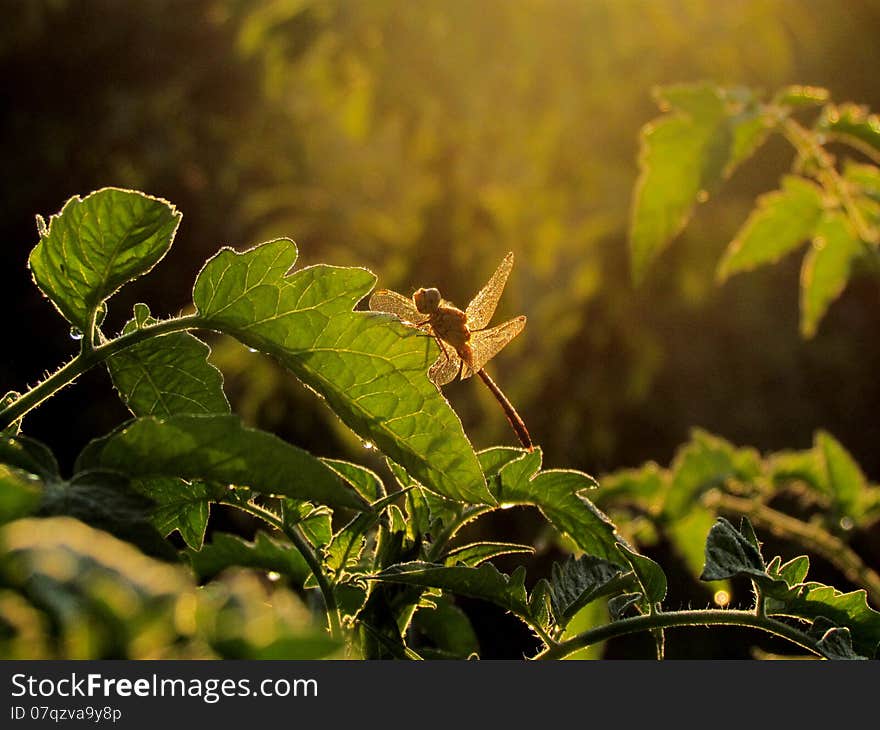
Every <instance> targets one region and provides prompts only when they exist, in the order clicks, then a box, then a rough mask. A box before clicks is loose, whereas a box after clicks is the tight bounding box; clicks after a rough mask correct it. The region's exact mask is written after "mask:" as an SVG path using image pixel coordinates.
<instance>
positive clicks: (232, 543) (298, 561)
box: [188, 531, 311, 585]
mask: <svg viewBox="0 0 880 730" xmlns="http://www.w3.org/2000/svg"><path fill="white" fill-rule="evenodd" d="M188 555H189V560H190V563H191V564H192V566H193V570H195V572H196V574H197V575H198V576H199V579H200V580H207V579H210V578H213V577H214V576H215V575H217V574H218V573H220V572H221V571H223V570H226V568H229V567H231V566H233V565H237V566H241V567H245V568H257V569H259V570H265V571H274V572H276V573H280V574H281V575H284V576H288V577H290V578H291V579H292V580H293V581H294V583H296V584H298V585H302V584H303V583H304V582H305V580H306V578H308V577H309V575H311V570H310V569H309V566H308V564H307V563H306V561H305V559H304V558H303V556H302V555H301V554H300V552H299V551H298V550H297V549H296V548H295V547H294V546H293V545H291V544H290V543H288V542H281V541H279V540H276V539H275V538H272V537H269V535H267V534H266V533H265V532H262V531H259V532H257V534H256V535H255V536H254V541H253V542H248V541H247V540H244V539H243V538H241V537H239V536H237V535H228V534H226V533H223V532H219V533H216V534H215V535H214V536H213V537H212V538H211V542H209V543H205V545H204V546H203V547H202V549H201V550H198V551H196V550H190V551H188Z"/></svg>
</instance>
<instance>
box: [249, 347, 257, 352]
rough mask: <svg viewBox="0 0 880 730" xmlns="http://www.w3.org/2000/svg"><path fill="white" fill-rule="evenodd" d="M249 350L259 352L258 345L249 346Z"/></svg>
mask: <svg viewBox="0 0 880 730" xmlns="http://www.w3.org/2000/svg"><path fill="white" fill-rule="evenodd" d="M248 352H259V351H258V350H257V348H256V347H249V348H248Z"/></svg>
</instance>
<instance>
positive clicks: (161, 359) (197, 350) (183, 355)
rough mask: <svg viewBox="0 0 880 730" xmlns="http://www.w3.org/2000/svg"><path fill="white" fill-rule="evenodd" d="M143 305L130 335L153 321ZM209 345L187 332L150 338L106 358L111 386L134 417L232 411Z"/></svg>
mask: <svg viewBox="0 0 880 730" xmlns="http://www.w3.org/2000/svg"><path fill="white" fill-rule="evenodd" d="M155 322H156V320H155V319H154V318H153V317H151V316H150V314H149V310H148V309H147V306H146V305H145V304H137V305H135V317H134V318H133V319H131V320H130V321H129V322H128V323H127V324H126V325H125V327H124V328H123V330H122V334H129V333H130V332H134V331H135V330H137V329H139V328H140V327H144V326H147V325H152V324H155ZM210 352H211V349H210V348H209V347H208V346H207V345H206V344H205V343H204V342H202V341H201V340H200V339H198V338H196V337H193V336H192V335H191V334H190V333H189V332H172V333H171V334H167V335H162V336H160V337H151V338H150V339H148V340H144V341H143V342H139V343H138V344H136V345H134V346H133V347H130V348H128V349H127V350H123V351H122V352H120V353H117V354H116V355H114V356H113V357H111V358H110V359H109V360H108V361H107V368H108V369H109V370H110V376H111V377H112V378H113V384H114V385H115V386H116V389H117V390H118V391H119V394H120V395H121V396H122V400H123V401H124V402H125V405H127V406H128V408H129V410H131V412H132V413H134V415H136V416H174V415H177V414H178V413H229V402H228V401H227V400H226V395H225V393H224V392H223V376H222V375H221V373H220V371H219V370H218V369H217V368H215V367H214V366H213V365H211V364H210V363H209V362H208V359H207V358H208V354H209V353H210Z"/></svg>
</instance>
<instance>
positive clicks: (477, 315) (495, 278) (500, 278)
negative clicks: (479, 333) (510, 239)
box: [465, 252, 513, 369]
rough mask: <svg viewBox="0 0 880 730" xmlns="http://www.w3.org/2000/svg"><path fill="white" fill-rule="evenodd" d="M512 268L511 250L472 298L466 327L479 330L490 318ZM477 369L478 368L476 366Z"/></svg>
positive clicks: (467, 311)
mask: <svg viewBox="0 0 880 730" xmlns="http://www.w3.org/2000/svg"><path fill="white" fill-rule="evenodd" d="M512 268H513V252H510V253H509V254H507V256H505V257H504V260H503V261H502V262H501V263H500V264H499V266H498V268H497V269H495V273H494V274H492V278H491V279H489V281H488V282H487V283H486V286H484V287H483V288H482V289H480V292H479V293H478V294H477V296H475V297H474V298H473V300H472V301H471V303H470V304H468V308H467V310H466V311H465V314H467V323H468V327H469V328H470V329H471V331H473V330H481V329H483V328H484V327H485V326H486V325H487V324H489V321H490V320H491V319H492V315H493V314H495V307H497V306H498V300H499V299H500V298H501V292H503V291H504V285H505V284H506V283H507V277H508V276H509V275H510V270H511V269H512ZM478 369H479V368H478Z"/></svg>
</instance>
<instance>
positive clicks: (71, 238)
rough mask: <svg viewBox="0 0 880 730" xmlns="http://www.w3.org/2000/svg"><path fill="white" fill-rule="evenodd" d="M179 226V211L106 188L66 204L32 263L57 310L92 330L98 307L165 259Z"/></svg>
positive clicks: (164, 203) (33, 254) (154, 200)
mask: <svg viewBox="0 0 880 730" xmlns="http://www.w3.org/2000/svg"><path fill="white" fill-rule="evenodd" d="M179 223H180V213H178V212H177V211H176V210H175V208H174V206H173V205H171V204H170V203H168V202H167V201H165V200H161V199H159V198H153V197H151V196H149V195H144V194H143V193H139V192H134V191H131V190H119V189H116V188H104V189H103V190H98V191H96V192H93V193H91V194H89V195H87V196H86V197H85V198H80V197H78V196H76V197H73V198H71V199H70V200H68V201H67V203H65V204H64V208H62V210H61V212H60V213H58V214H56V215H53V216H52V217H51V219H50V220H49V228H48V230H47V231H45V232H44V233H42V234H41V235H40V242H39V243H38V244H37V246H36V247H35V248H34V250H33V251H32V252H31V255H30V259H29V262H28V263H29V265H30V268H31V271H32V272H33V275H34V280H35V281H36V283H37V286H39V287H40V289H42V291H43V293H44V294H45V295H46V296H47V297H49V299H50V300H51V301H52V303H53V304H54V305H55V307H56V308H57V309H58V311H59V312H61V314H62V315H64V317H65V318H66V319H67V321H68V322H70V323H71V324H72V325H73V326H74V327H77V328H78V329H80V330H81V331H82V332H88V330H89V325H90V323H91V320H92V317H93V316H94V314H95V312H96V311H97V310H98V308H99V307H100V305H101V304H102V303H103V302H104V301H105V300H106V299H107V298H108V297H110V296H111V295H112V294H113V293H114V292H115V291H117V290H118V289H119V288H120V287H121V286H122V285H123V284H125V283H127V282H129V281H131V280H132V279H134V278H136V277H138V276H140V275H141V274H145V273H146V272H148V271H149V270H150V269H151V268H153V266H155V265H156V263H157V262H158V261H159V260H160V259H161V258H162V257H163V256H164V255H165V253H166V252H167V251H168V249H169V248H170V246H171V242H172V240H173V238H174V234H175V232H176V230H177V226H178V224H179Z"/></svg>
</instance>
